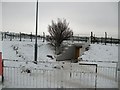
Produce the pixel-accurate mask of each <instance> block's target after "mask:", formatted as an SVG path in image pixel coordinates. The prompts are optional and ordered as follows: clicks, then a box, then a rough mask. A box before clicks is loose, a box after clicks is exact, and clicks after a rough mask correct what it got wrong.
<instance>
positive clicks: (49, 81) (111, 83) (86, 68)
mask: <svg viewBox="0 0 120 90" xmlns="http://www.w3.org/2000/svg"><path fill="white" fill-rule="evenodd" d="M96 70H97V73H96ZM115 78H116V68H115V67H99V66H98V67H96V66H95V65H81V64H75V65H74V64H71V65H69V67H68V65H67V66H65V67H64V68H63V69H57V68H54V69H52V70H48V69H35V68H33V69H31V70H30V73H27V72H26V71H23V72H22V73H21V69H20V68H19V67H10V66H5V67H4V84H5V86H6V88H14V87H16V88H21V87H22V88H101V87H103V88H105V87H107V88H108V87H109V88H110V87H114V88H116V87H118V86H117V82H116V81H115Z"/></svg>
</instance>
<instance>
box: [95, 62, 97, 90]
mask: <svg viewBox="0 0 120 90" xmlns="http://www.w3.org/2000/svg"><path fill="white" fill-rule="evenodd" d="M96 88H97V64H96V70H95V90H96Z"/></svg>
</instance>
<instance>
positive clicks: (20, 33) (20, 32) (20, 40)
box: [20, 32, 21, 41]
mask: <svg viewBox="0 0 120 90" xmlns="http://www.w3.org/2000/svg"><path fill="white" fill-rule="evenodd" d="M20 41H21V32H20Z"/></svg>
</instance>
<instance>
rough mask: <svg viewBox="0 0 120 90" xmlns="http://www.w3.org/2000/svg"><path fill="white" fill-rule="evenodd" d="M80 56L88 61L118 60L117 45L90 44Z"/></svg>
mask: <svg viewBox="0 0 120 90" xmlns="http://www.w3.org/2000/svg"><path fill="white" fill-rule="evenodd" d="M81 58H82V59H83V60H88V61H118V46H117V45H112V46H111V45H110V44H107V45H102V44H91V46H90V50H89V51H86V52H85V53H84V55H82V56H81Z"/></svg>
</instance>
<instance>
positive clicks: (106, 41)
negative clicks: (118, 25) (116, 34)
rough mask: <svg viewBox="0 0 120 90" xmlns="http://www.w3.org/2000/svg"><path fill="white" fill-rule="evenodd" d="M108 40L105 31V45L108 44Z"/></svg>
mask: <svg viewBox="0 0 120 90" xmlns="http://www.w3.org/2000/svg"><path fill="white" fill-rule="evenodd" d="M106 42H107V32H105V45H106Z"/></svg>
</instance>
